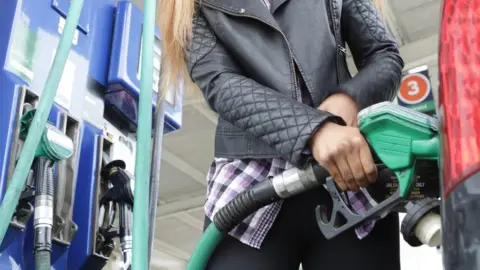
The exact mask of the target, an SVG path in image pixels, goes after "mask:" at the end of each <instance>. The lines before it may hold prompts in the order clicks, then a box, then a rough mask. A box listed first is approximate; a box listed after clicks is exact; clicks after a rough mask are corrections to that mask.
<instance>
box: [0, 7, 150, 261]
mask: <svg viewBox="0 0 480 270" xmlns="http://www.w3.org/2000/svg"><path fill="white" fill-rule="evenodd" d="M82 6H83V0H72V1H70V9H69V10H68V15H67V20H66V24H65V28H64V29H63V33H62V35H61V37H60V42H59V43H58V48H57V52H56V53H55V58H54V59H53V64H52V68H51V69H50V72H49V74H48V78H47V80H46V82H45V86H44V88H43V91H42V96H41V97H40V102H39V104H38V107H37V110H36V112H35V116H34V118H33V120H32V123H31V125H30V128H29V131H28V135H27V138H26V139H25V144H24V146H23V148H22V151H21V153H20V157H19V158H18V161H17V165H16V166H15V170H14V171H13V175H12V178H11V180H10V184H9V185H8V188H7V191H6V192H5V196H4V197H3V201H2V204H1V205H0V217H2V218H1V219H0V243H2V242H3V238H4V237H5V233H6V232H7V229H8V226H9V224H10V220H11V218H12V216H13V213H14V212H15V208H16V207H17V204H18V200H19V199H20V194H21V192H22V190H23V187H24V186H25V181H26V179H27V176H28V173H29V172H30V167H31V166H32V162H33V159H34V158H35V151H36V149H37V146H38V143H39V142H40V138H41V136H42V132H38V131H39V130H43V129H44V127H45V125H46V124H47V120H48V115H49V113H50V109H51V108H52V104H53V101H54V99H55V96H56V94H57V88H58V84H59V83H60V79H61V78H62V73H63V69H64V67H65V63H66V61H67V58H68V54H69V52H70V48H71V46H72V40H73V35H74V33H75V30H76V28H77V25H78V20H79V18H80V13H81V11H82ZM145 269H146V268H145Z"/></svg>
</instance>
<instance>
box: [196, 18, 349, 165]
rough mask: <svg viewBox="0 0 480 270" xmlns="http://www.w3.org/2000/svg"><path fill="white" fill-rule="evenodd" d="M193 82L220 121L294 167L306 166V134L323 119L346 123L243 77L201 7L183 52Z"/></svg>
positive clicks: (307, 137) (313, 130)
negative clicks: (267, 146)
mask: <svg viewBox="0 0 480 270" xmlns="http://www.w3.org/2000/svg"><path fill="white" fill-rule="evenodd" d="M187 67H188V72H189V74H190V76H191V78H192V80H193V81H194V82H195V83H196V84H197V85H198V86H199V88H200V89H201V90H202V92H203V95H204V96H205V99H206V101H207V103H208V104H209V106H210V107H211V108H212V109H213V110H214V111H215V112H217V113H218V114H219V116H220V117H221V118H223V119H224V120H226V121H228V122H229V123H231V124H233V125H234V126H236V127H238V128H239V129H241V130H244V131H245V132H247V133H248V134H249V135H251V136H253V137H255V138H259V139H260V140H263V141H264V142H266V143H268V144H269V145H270V146H271V147H273V148H274V149H275V150H276V151H277V152H278V153H279V155H280V156H281V157H282V158H284V159H286V160H288V161H289V162H290V163H292V164H293V165H295V166H297V167H302V166H304V165H305V164H306V163H307V162H308V160H309V159H310V157H311V155H308V152H309V151H308V148H306V147H307V144H308V140H309V139H310V136H311V135H312V134H313V133H314V132H315V131H316V130H317V129H318V128H319V127H320V126H321V125H322V123H324V122H325V121H334V122H337V123H339V124H344V122H343V120H342V119H341V118H339V117H337V116H334V115H332V114H329V113H327V112H324V111H318V110H316V109H314V108H312V107H309V106H307V105H304V104H302V103H300V102H297V101H295V100H294V99H292V98H291V97H289V96H285V95H283V94H281V93H279V92H277V91H275V90H273V89H270V88H267V87H265V86H263V85H261V84H259V83H257V82H256V81H254V80H251V79H249V78H247V77H245V76H242V75H241V68H240V67H239V66H238V65H237V64H236V62H235V60H234V59H233V58H232V57H231V56H230V55H229V53H228V52H227V50H226V49H225V48H224V46H222V44H221V42H220V41H219V40H217V38H216V35H215V33H214V32H213V30H212V29H211V27H210V24H209V23H208V21H207V20H206V18H205V17H204V16H203V15H202V12H201V9H199V10H198V11H197V13H196V15H195V16H194V19H193V35H192V38H191V40H190V46H189V50H188V52H187Z"/></svg>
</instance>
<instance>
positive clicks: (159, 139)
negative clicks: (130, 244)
mask: <svg viewBox="0 0 480 270" xmlns="http://www.w3.org/2000/svg"><path fill="white" fill-rule="evenodd" d="M158 98H159V100H158V102H157V109H156V111H155V115H154V121H155V129H154V132H153V157H152V166H151V168H152V173H151V177H150V200H149V206H148V214H149V216H150V220H149V223H150V224H149V226H148V230H149V231H148V265H149V267H150V261H151V256H152V250H153V239H154V237H155V221H156V216H157V201H158V190H159V185H160V166H161V163H162V143H163V126H164V123H165V115H164V106H163V99H160V96H159V97H158Z"/></svg>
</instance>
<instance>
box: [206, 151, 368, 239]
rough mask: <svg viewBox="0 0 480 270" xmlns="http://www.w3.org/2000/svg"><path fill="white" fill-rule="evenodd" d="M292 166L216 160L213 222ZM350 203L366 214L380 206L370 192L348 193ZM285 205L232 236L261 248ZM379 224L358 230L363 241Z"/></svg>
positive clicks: (211, 185) (209, 211)
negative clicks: (230, 205)
mask: <svg viewBox="0 0 480 270" xmlns="http://www.w3.org/2000/svg"><path fill="white" fill-rule="evenodd" d="M291 167H292V165H291V164H289V163H288V162H286V161H284V160H283V159H280V158H273V159H241V160H240V159H228V158H215V160H214V162H213V163H212V166H211V167H210V170H209V172H208V176H207V184H208V185H207V200H206V203H205V213H206V215H207V217H208V218H209V219H210V220H213V216H214V215H215V213H217V211H218V210H220V209H221V208H222V207H223V206H225V205H226V204H227V203H229V202H230V201H231V200H232V199H233V198H235V197H236V196H237V195H238V194H239V193H241V192H242V191H244V190H246V189H248V188H249V187H251V186H253V185H255V184H256V183H258V182H260V181H264V180H265V179H267V178H268V177H269V176H274V175H277V174H279V173H281V172H282V171H284V170H287V169H289V168H291ZM347 197H348V198H347V199H348V202H349V204H350V208H351V209H352V211H354V212H356V213H362V212H364V211H366V210H368V209H370V208H371V207H372V206H374V205H376V202H375V201H374V200H373V199H372V197H371V196H370V195H369V194H368V192H367V191H365V190H361V191H359V192H357V193H353V192H348V193H347ZM281 206H282V201H279V202H276V203H273V204H271V205H268V206H265V207H263V208H261V209H260V210H258V211H257V212H255V213H254V214H252V215H250V216H249V217H247V218H246V219H245V220H244V221H243V222H242V223H240V224H239V225H238V226H237V227H235V228H234V229H233V230H232V231H231V232H230V235H232V236H233V237H235V238H237V239H238V240H240V241H241V242H242V243H244V244H246V245H249V246H251V247H254V248H260V246H261V244H262V241H263V239H264V238H265V236H266V235H267V233H268V231H269V230H270V228H271V227H272V225H273V222H274V221H275V218H276V217H277V215H278V213H279V212H280V208H281ZM374 225H375V221H370V222H365V223H364V224H362V225H361V226H359V227H358V228H356V229H355V232H356V233H357V236H358V238H359V239H361V238H363V237H365V236H367V235H368V233H369V232H370V231H371V230H372V229H373V226H374Z"/></svg>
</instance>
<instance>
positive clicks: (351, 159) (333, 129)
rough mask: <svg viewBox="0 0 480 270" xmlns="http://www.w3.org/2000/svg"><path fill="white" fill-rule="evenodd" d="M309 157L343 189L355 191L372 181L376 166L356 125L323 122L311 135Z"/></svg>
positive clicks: (375, 177) (374, 179) (375, 174)
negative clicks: (311, 154) (311, 156)
mask: <svg viewBox="0 0 480 270" xmlns="http://www.w3.org/2000/svg"><path fill="white" fill-rule="evenodd" d="M311 145H312V152H313V157H314V158H315V160H316V161H317V162H318V163H319V164H320V165H321V166H323V167H324V168H325V169H327V171H328V172H329V173H330V175H331V176H332V177H333V179H334V180H335V182H336V183H337V185H338V186H339V188H340V189H342V190H343V191H358V190H359V188H360V187H366V186H368V185H369V184H371V183H375V181H376V179H377V168H376V166H375V163H374V161H373V158H372V154H371V153H370V148H369V147H368V144H367V142H366V140H365V139H364V138H363V136H362V134H361V133H360V130H359V129H358V128H357V127H345V126H340V125H337V124H334V123H326V124H324V125H323V126H322V127H321V128H320V129H319V130H318V131H317V132H316V133H315V134H314V135H313V137H312V141H311Z"/></svg>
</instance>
